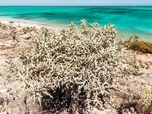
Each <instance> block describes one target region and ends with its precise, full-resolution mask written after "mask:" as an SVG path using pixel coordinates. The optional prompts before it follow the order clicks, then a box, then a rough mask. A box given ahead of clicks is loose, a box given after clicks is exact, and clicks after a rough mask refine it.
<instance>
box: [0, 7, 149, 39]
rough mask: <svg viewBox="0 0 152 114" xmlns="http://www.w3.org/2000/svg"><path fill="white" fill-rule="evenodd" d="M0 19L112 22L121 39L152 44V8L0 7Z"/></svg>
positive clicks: (47, 22) (50, 21) (54, 21)
mask: <svg viewBox="0 0 152 114" xmlns="http://www.w3.org/2000/svg"><path fill="white" fill-rule="evenodd" d="M0 16H1V17H11V18H16V19H24V20H32V21H38V22H42V23H45V24H50V25H51V24H58V25H65V26H68V24H69V23H70V22H74V23H75V24H77V25H78V24H80V20H81V19H86V20H87V22H88V23H89V24H92V23H93V22H98V23H99V24H100V25H101V26H103V25H105V24H109V23H111V24H115V27H116V28H117V30H118V34H119V37H120V38H122V39H129V38H130V36H132V35H134V34H136V35H139V36H140V38H142V39H144V40H147V41H152V7H99V6H95V7H92V6H87V7H85V6H83V7H78V6H70V7H68V6H63V7H61V6H60V7H57V6H54V7H51V6H48V7H46V6H39V7H33V6H1V7H0Z"/></svg>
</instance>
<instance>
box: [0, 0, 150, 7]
mask: <svg viewBox="0 0 152 114" xmlns="http://www.w3.org/2000/svg"><path fill="white" fill-rule="evenodd" d="M0 5H36V6H37V5H38V6H39V5H41V6H43V5H47V6H56V5H61V6H67V5H72V6H73V5H74V6H75V5H76V6H79V5H80V6H82V5H87V6H90V5H91V6H92V5H98V6H106V5H108V6H109V5H110V6H117V5H118V6H120V5H123V6H124V5H149V6H152V0H24V1H23V0H0Z"/></svg>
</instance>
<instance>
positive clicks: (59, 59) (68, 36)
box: [10, 20, 133, 113]
mask: <svg viewBox="0 0 152 114" xmlns="http://www.w3.org/2000/svg"><path fill="white" fill-rule="evenodd" d="M117 43H118V40H117V31H116V30H115V29H114V28H113V25H107V26H104V27H103V28H101V27H99V26H98V24H97V23H94V24H93V25H92V27H88V26H87V24H86V21H85V20H82V23H81V25H80V27H79V28H76V26H75V25H74V24H73V23H71V24H70V25H69V28H68V29H65V30H61V31H60V32H54V31H53V30H49V29H46V28H42V29H41V30H39V33H38V34H37V35H36V36H35V37H34V38H33V41H32V45H31V46H29V47H28V48H27V49H26V50H24V51H23V52H22V53H21V55H20V58H19V62H18V63H13V62H11V63H10V69H11V71H12V72H13V73H15V76H16V79H17V80H19V81H21V82H22V83H24V86H23V87H22V89H23V90H24V91H26V92H29V93H30V94H31V96H32V98H33V99H34V101H35V102H38V103H40V105H41V106H42V107H44V108H46V109H50V110H52V111H53V113H55V112H56V111H57V110H58V111H59V110H61V109H62V108H68V109H69V112H72V113H75V112H79V113H87V111H90V110H91V108H92V107H97V108H101V107H102V95H103V94H104V93H105V89H106V88H107V87H108V86H109V85H111V84H112V82H113V79H114V78H115V77H118V76H123V75H124V72H126V71H127V72H129V71H130V70H133V68H132V67H131V66H130V65H129V64H127V63H128V60H130V58H129V57H125V55H124V53H125V51H124V50H123V49H122V50H119V48H118V46H117ZM44 102H46V103H47V105H45V103H44ZM82 109H83V110H82ZM83 111H84V112H83Z"/></svg>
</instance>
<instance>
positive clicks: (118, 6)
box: [0, 5, 152, 7]
mask: <svg viewBox="0 0 152 114" xmlns="http://www.w3.org/2000/svg"><path fill="white" fill-rule="evenodd" d="M1 6H46V7H47V6H48V7H50V6H51V7H57V6H63V7H64V6H65V7H67V6H77V7H81V6H88V7H89V6H91V7H93V6H94V7H96V6H101V7H106V6H110V7H121V6H126V7H129V6H134V7H138V6H143V7H144V6H145V7H152V5H0V7H1Z"/></svg>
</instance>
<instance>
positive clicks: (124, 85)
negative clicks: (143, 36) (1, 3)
mask: <svg viewBox="0 0 152 114" xmlns="http://www.w3.org/2000/svg"><path fill="white" fill-rule="evenodd" d="M0 20H1V19H0ZM11 21H12V20H11ZM1 22H2V23H5V24H7V25H10V23H9V22H8V20H2V21H1ZM18 23H19V24H18ZM26 26H31V27H32V26H36V27H37V28H40V27H42V26H43V25H41V24H40V25H38V24H37V23H36V24H30V23H29V22H27V23H25V22H24V23H21V22H20V21H19V22H14V23H13V25H11V27H7V28H6V29H1V28H0V114H42V112H41V111H40V110H39V108H38V106H37V105H33V103H32V100H31V99H30V96H28V95H27V94H24V93H22V94H21V93H20V92H19V90H18V87H19V85H20V83H19V82H17V81H15V79H13V78H12V76H11V75H10V74H9V71H8V70H7V68H6V67H4V65H6V61H9V60H14V61H17V59H18V56H17V55H18V53H19V52H20V51H21V49H22V47H23V46H25V45H27V44H28V43H29V42H30V38H29V33H26V34H24V33H23V31H22V29H23V28H24V27H26ZM13 27H14V28H13ZM12 29H14V31H16V33H15V37H14V35H12ZM59 29H60V28H57V29H56V30H59ZM13 33H14V32H13ZM31 34H34V33H33V32H31ZM135 64H136V65H138V66H140V71H139V72H140V73H139V75H138V76H129V77H128V78H126V79H120V80H118V81H119V82H118V83H119V84H120V85H121V86H119V87H118V90H115V91H113V90H111V92H110V98H109V97H108V98H107V97H105V98H104V99H105V103H106V102H107V104H104V105H105V106H104V107H105V108H104V109H105V110H103V111H99V110H97V109H94V112H95V113H94V114H119V113H118V109H120V110H125V111H126V110H129V111H130V110H131V111H132V112H131V113H130V112H129V111H128V112H127V111H126V113H125V111H124V113H122V114H138V113H137V112H136V110H135V107H134V106H133V105H131V107H129V108H125V104H127V103H132V101H133V100H134V99H133V98H132V96H133V95H138V94H140V92H141V91H140V90H141V89H142V88H144V87H147V88H149V90H150V91H152V83H151V82H152V54H144V53H141V52H138V53H137V55H136V62H135ZM119 90H123V91H124V92H121V94H120V91H119ZM126 93H130V94H126ZM107 99H110V101H109V100H107ZM108 101H109V102H108ZM127 106H128V105H127ZM122 107H124V108H122ZM121 108H122V109H121ZM43 114H45V113H43Z"/></svg>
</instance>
